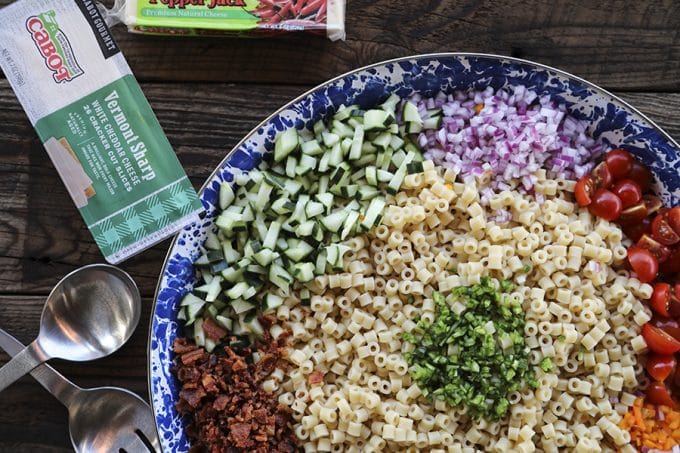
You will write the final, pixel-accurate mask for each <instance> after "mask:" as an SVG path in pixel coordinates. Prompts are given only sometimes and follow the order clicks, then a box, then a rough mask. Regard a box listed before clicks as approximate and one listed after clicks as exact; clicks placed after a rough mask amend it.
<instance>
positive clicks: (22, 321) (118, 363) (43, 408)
mask: <svg viewBox="0 0 680 453" xmlns="http://www.w3.org/2000/svg"><path fill="white" fill-rule="evenodd" d="M43 303H44V298H43V297H19V296H7V297H4V296H3V297H0V327H2V328H4V329H5V330H7V331H8V332H10V333H11V334H12V335H14V336H15V337H16V338H17V339H19V340H20V341H21V342H23V343H24V344H28V343H29V342H31V341H32V340H33V339H34V338H35V337H36V335H37V334H38V326H39V321H40V313H41V310H42V306H43ZM150 312H151V300H149V299H145V300H144V301H143V309H142V316H141V321H140V324H139V326H138V327H137V330H136V331H135V333H134V335H133V336H132V338H130V340H129V341H128V343H127V344H126V345H125V346H123V347H122V348H121V349H120V350H119V351H117V352H115V353H114V354H113V355H111V356H109V357H106V358H103V359H100V360H96V361H93V362H88V363H70V362H65V361H51V362H50V363H51V365H53V366H54V367H55V368H56V369H57V370H59V371H60V372H61V373H62V374H64V375H65V376H66V377H67V378H69V379H71V380H72V381H73V382H74V383H76V384H77V385H79V386H81V387H85V388H91V387H101V386H118V387H123V388H126V389H128V390H131V391H133V392H135V393H137V394H138V395H139V396H141V397H142V398H144V399H146V400H147V401H148V390H147V379H146V342H147V334H148V320H149V316H150ZM7 360H8V357H7V355H6V354H5V353H4V352H1V350H0V366H2V364H4V363H5V362H6V361H7ZM0 407H2V410H1V411H0V451H12V452H37V451H41V452H62V451H64V452H66V451H73V450H72V448H71V447H70V445H71V442H70V440H69V435H68V413H67V411H66V409H65V408H64V407H63V406H62V405H61V404H60V403H59V402H58V401H57V400H56V399H55V398H54V397H52V396H51V395H50V394H49V393H47V391H46V390H44V389H43V388H42V387H41V386H40V384H38V383H37V382H35V381H34V380H33V379H32V378H31V377H30V376H26V377H23V378H21V379H20V380H19V381H18V382H16V383H14V384H12V386H10V387H9V388H8V389H7V390H5V391H4V392H2V393H0Z"/></svg>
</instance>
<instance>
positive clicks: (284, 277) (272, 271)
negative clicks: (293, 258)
mask: <svg viewBox="0 0 680 453" xmlns="http://www.w3.org/2000/svg"><path fill="white" fill-rule="evenodd" d="M269 280H270V281H271V282H272V283H273V284H275V285H276V286H278V287H279V288H281V289H284V290H287V289H288V288H289V287H290V284H291V283H292V282H293V277H291V276H290V274H289V273H288V272H286V270H285V269H284V268H283V267H281V266H279V265H278V264H272V265H271V266H270V267H269Z"/></svg>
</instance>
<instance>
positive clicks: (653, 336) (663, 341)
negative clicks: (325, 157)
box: [642, 323, 680, 354]
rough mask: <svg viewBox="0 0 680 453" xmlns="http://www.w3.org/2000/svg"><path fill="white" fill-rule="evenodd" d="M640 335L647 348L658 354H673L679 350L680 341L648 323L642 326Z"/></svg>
mask: <svg viewBox="0 0 680 453" xmlns="http://www.w3.org/2000/svg"><path fill="white" fill-rule="evenodd" d="M642 337H643V338H644V339H645V342H646V343H647V346H648V347H649V349H650V350H652V351H654V352H656V353H658V354H675V353H676V352H678V351H680V341H678V340H677V339H675V338H674V337H673V336H672V335H671V334H669V333H668V332H666V331H665V330H661V329H659V328H658V327H654V326H653V325H651V324H650V323H647V324H645V325H644V326H642Z"/></svg>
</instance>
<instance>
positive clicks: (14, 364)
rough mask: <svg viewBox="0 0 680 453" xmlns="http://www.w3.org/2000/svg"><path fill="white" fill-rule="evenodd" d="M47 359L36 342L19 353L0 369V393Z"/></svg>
mask: <svg viewBox="0 0 680 453" xmlns="http://www.w3.org/2000/svg"><path fill="white" fill-rule="evenodd" d="M47 359H49V357H47V356H46V354H45V353H44V352H43V350H42V348H41V347H40V345H39V344H38V341H37V340H36V341H34V342H33V343H31V344H30V345H28V346H27V347H25V348H24V349H22V350H21V351H19V352H18V353H17V354H16V355H15V356H14V357H12V359H11V360H10V361H9V362H7V363H6V364H5V365H4V366H3V367H2V368H0V392H1V391H3V390H5V389H6V388H7V387H9V386H10V385H11V384H12V383H14V381H16V380H17V379H19V378H20V377H22V376H23V375H25V374H26V373H28V372H30V371H31V370H33V369H34V368H35V367H37V366H38V365H40V364H41V363H42V362H44V361H45V360H47Z"/></svg>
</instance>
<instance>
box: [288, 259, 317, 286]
mask: <svg viewBox="0 0 680 453" xmlns="http://www.w3.org/2000/svg"><path fill="white" fill-rule="evenodd" d="M291 273H292V274H293V276H294V277H295V279H296V280H297V281H299V282H302V283H306V282H310V281H312V279H313V278H314V264H312V263H295V264H294V265H293V268H292V271H291Z"/></svg>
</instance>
